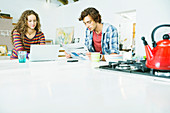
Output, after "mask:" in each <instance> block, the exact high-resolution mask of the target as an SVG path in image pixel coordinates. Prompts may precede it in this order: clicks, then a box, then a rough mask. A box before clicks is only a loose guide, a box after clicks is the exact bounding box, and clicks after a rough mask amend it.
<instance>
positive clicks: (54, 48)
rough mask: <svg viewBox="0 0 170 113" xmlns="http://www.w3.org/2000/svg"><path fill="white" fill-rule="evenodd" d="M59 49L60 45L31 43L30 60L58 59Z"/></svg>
mask: <svg viewBox="0 0 170 113" xmlns="http://www.w3.org/2000/svg"><path fill="white" fill-rule="evenodd" d="M59 49H60V46H59V45H31V48H30V57H29V61H54V60H57V58H58V54H59Z"/></svg>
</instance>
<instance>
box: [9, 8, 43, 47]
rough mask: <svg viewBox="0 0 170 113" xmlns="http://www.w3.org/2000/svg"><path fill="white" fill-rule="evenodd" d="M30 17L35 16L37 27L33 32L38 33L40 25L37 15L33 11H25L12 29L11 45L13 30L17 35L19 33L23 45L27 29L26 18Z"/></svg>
mask: <svg viewBox="0 0 170 113" xmlns="http://www.w3.org/2000/svg"><path fill="white" fill-rule="evenodd" d="M30 15H35V16H36V21H37V25H36V27H35V30H36V31H37V32H38V31H40V28H41V24H40V19H39V16H38V14H37V13H36V12H34V11H33V10H26V11H24V12H23V13H22V15H21V17H20V19H19V21H18V22H17V25H16V26H15V27H14V29H13V30H12V32H11V39H12V44H13V32H14V30H16V31H17V32H18V33H20V35H21V41H22V44H23V45H24V35H25V34H26V32H27V29H28V25H27V20H28V16H30Z"/></svg>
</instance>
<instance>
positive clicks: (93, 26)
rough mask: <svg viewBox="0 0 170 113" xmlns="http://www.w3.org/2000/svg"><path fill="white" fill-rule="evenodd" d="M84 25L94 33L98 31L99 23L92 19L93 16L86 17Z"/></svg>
mask: <svg viewBox="0 0 170 113" xmlns="http://www.w3.org/2000/svg"><path fill="white" fill-rule="evenodd" d="M83 23H84V24H85V26H86V27H87V28H88V29H89V30H90V31H93V30H95V29H96V27H97V23H96V22H95V21H94V20H93V19H92V17H91V16H89V15H88V16H86V17H84V19H83Z"/></svg>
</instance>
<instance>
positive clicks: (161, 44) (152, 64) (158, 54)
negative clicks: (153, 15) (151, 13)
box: [141, 24, 170, 71]
mask: <svg viewBox="0 0 170 113" xmlns="http://www.w3.org/2000/svg"><path fill="white" fill-rule="evenodd" d="M160 27H170V25H169V24H165V25H159V26H157V27H156V28H155V29H154V30H153V31H152V34H151V38H152V44H153V49H151V48H150V46H149V45H148V43H147V42H146V40H145V37H142V38H141V39H142V40H143V44H144V45H145V51H146V66H147V67H148V68H151V69H155V70H165V71H170V40H169V39H170V36H169V35H168V34H164V35H163V40H161V41H158V42H157V43H156V42H155V40H154V33H155V31H156V30H157V29H158V28H160Z"/></svg>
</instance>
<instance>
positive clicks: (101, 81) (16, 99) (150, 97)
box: [0, 59, 170, 113]
mask: <svg viewBox="0 0 170 113" xmlns="http://www.w3.org/2000/svg"><path fill="white" fill-rule="evenodd" d="M101 64H104V62H99V63H92V62H90V61H87V60H86V61H79V62H66V60H65V59H61V60H59V61H49V62H29V61H27V62H26V63H24V64H21V63H18V60H8V59H3V60H0V113H170V107H169V106H170V81H169V80H167V79H159V78H154V77H149V76H142V75H137V74H130V73H124V72H116V71H107V70H102V69H96V68H94V67H96V66H99V65H101Z"/></svg>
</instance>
